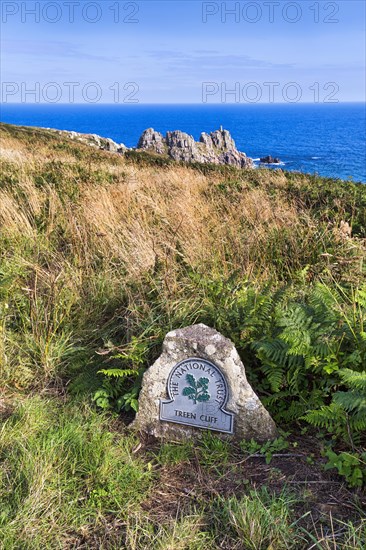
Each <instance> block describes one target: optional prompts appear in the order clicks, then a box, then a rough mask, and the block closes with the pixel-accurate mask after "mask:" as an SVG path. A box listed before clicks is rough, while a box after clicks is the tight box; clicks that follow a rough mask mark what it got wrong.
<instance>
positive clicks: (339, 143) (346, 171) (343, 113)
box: [0, 103, 366, 183]
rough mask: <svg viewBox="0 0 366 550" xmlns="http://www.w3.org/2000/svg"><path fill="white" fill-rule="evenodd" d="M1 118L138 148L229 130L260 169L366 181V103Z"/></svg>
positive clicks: (34, 108) (106, 108)
mask: <svg viewBox="0 0 366 550" xmlns="http://www.w3.org/2000/svg"><path fill="white" fill-rule="evenodd" d="M0 120H1V121H2V122H8V123H11V124H18V125H24V126H39V127H44V128H57V129H60V130H74V131H76V132H83V133H91V134H98V135H100V136H103V137H109V138H112V139H113V140H114V141H116V142H118V143H124V144H125V145H126V146H127V147H136V145H137V142H138V139H139V137H140V135H141V133H142V132H143V131H144V130H145V129H146V128H150V127H152V128H154V129H155V130H157V131H159V132H162V133H163V134H164V133H165V132H167V131H168V130H182V131H184V132H187V133H189V134H191V135H192V136H193V137H194V138H195V139H196V140H198V139H199V136H200V133H201V132H212V131H214V130H217V129H219V128H220V126H223V127H224V128H225V129H227V130H229V131H230V133H231V135H232V136H233V138H234V140H235V142H236V145H237V147H238V149H239V150H240V151H244V152H245V153H246V154H247V155H248V156H249V157H252V158H253V159H254V160H255V164H256V166H259V165H260V161H259V159H260V158H261V157H264V156H267V155H271V156H272V157H279V158H280V160H281V164H280V165H279V166H278V165H276V166H273V168H274V169H275V168H279V167H280V168H282V169H284V170H290V171H300V172H304V173H309V174H319V175H321V176H327V177H332V178H339V179H344V180H352V181H358V182H362V183H366V103H337V104H336V103H330V104H329V103H328V104H324V103H321V104H255V105H253V104H230V105H229V104H220V105H213V104H211V105H208V104H206V105H202V104H199V105H190V104H189V105H188V104H185V105H177V104H169V105H160V104H159V105H156V104H154V105H148V104H143V105H142V104H136V105H135V104H123V105H119V104H118V105H117V104H113V105H109V104H108V105H105V104H104V105H102V104H82V105H77V104H67V105H65V104H36V105H33V104H32V105H31V104H20V105H19V104H16V105H15V104H6V105H2V106H1V110H0Z"/></svg>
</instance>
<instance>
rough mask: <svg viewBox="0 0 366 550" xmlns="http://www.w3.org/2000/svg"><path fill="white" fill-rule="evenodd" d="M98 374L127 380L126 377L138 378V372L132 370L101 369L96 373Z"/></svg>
mask: <svg viewBox="0 0 366 550" xmlns="http://www.w3.org/2000/svg"><path fill="white" fill-rule="evenodd" d="M98 374H104V375H105V376H109V377H113V378H127V377H128V376H138V374H139V372H138V371H137V370H134V369H102V370H99V371H98Z"/></svg>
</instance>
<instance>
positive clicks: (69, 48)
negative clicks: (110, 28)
mask: <svg viewBox="0 0 366 550" xmlns="http://www.w3.org/2000/svg"><path fill="white" fill-rule="evenodd" d="M2 51H3V54H7V55H12V54H13V55H19V54H21V55H30V56H37V57H39V56H42V57H50V58H70V57H72V58H76V59H81V60H90V61H103V62H108V63H118V62H120V61H121V59H120V58H119V57H115V56H102V55H95V54H91V53H85V52H84V51H82V49H81V46H79V45H78V44H73V43H69V42H61V41H49V40H47V41H43V40H4V41H3V42H2Z"/></svg>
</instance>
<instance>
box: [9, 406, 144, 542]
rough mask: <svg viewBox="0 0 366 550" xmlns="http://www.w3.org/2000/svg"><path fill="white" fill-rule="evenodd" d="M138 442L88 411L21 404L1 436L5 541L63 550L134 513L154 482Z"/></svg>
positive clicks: (88, 407) (87, 407) (71, 407)
mask: <svg viewBox="0 0 366 550" xmlns="http://www.w3.org/2000/svg"><path fill="white" fill-rule="evenodd" d="M135 445H136V440H135V439H134V438H133V437H132V436H127V435H122V436H121V434H118V433H113V432H111V431H109V430H108V426H107V424H106V420H105V419H104V418H103V416H102V415H100V414H97V413H96V412H95V411H93V410H91V408H90V406H89V405H86V404H83V403H72V404H67V403H64V404H61V403H60V402H57V401H56V400H54V399H53V400H52V399H46V400H43V399H40V398H39V397H33V398H29V399H28V400H27V401H24V402H22V403H21V404H20V405H19V406H18V407H17V408H16V410H15V411H14V412H13V414H12V416H11V417H10V418H9V419H8V420H7V421H6V422H5V424H4V425H3V426H2V429H1V436H0V456H1V466H2V468H1V471H2V475H1V488H0V510H1V514H0V534H1V537H2V540H3V545H4V547H5V548H7V549H9V550H10V549H11V548H14V549H15V548H41V547H45V546H46V547H48V548H65V547H68V546H67V545H68V544H69V542H68V541H72V539H73V537H76V538H78V537H81V535H82V533H83V532H85V533H87V532H88V531H89V530H93V529H96V528H97V526H98V525H101V524H102V522H103V521H105V520H106V518H108V516H109V515H110V514H113V515H115V516H116V517H119V518H121V519H123V518H126V517H127V516H128V514H129V513H130V512H132V511H133V510H135V511H136V510H137V509H138V507H139V503H140V502H141V501H142V500H143V499H144V497H145V495H146V492H147V491H148V490H149V488H150V486H151V483H152V481H153V474H152V470H151V468H150V467H149V464H145V463H143V462H142V461H140V460H138V459H137V458H135V457H133V455H132V449H133V447H134V446H135Z"/></svg>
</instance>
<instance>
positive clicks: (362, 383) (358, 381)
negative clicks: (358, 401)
mask: <svg viewBox="0 0 366 550" xmlns="http://www.w3.org/2000/svg"><path fill="white" fill-rule="evenodd" d="M338 374H339V376H340V377H341V379H342V381H343V382H344V384H346V385H347V386H348V387H349V388H351V389H355V390H360V391H363V392H365V394H366V371H363V372H356V371H354V370H352V369H341V370H340V371H339V373H338Z"/></svg>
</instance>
